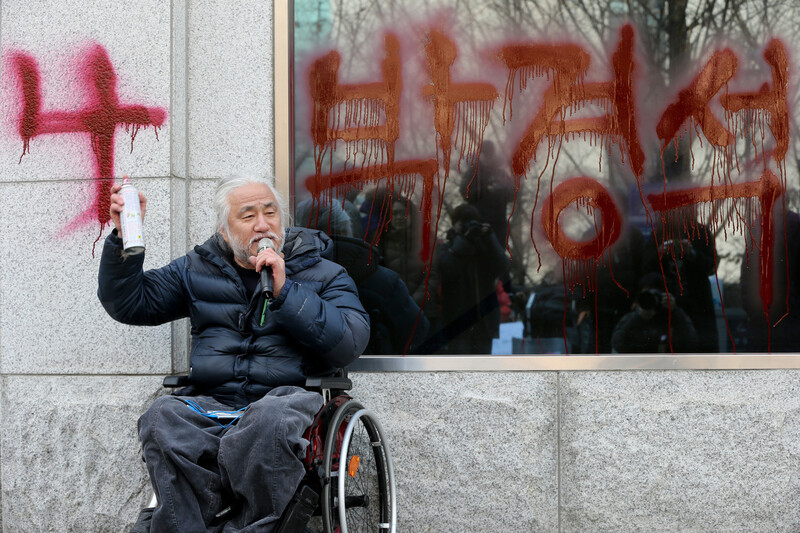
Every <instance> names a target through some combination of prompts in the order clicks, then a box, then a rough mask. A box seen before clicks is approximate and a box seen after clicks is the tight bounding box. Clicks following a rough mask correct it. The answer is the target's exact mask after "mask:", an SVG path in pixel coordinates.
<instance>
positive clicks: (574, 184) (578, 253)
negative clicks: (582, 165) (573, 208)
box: [542, 177, 622, 260]
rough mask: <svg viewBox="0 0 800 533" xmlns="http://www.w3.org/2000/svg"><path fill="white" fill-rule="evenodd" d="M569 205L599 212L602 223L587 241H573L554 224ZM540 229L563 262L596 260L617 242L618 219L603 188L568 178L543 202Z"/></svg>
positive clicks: (587, 181) (617, 214)
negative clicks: (564, 260) (568, 260)
mask: <svg viewBox="0 0 800 533" xmlns="http://www.w3.org/2000/svg"><path fill="white" fill-rule="evenodd" d="M573 202H577V203H578V205H579V206H582V207H586V208H591V209H592V210H593V211H598V210H599V211H600V213H601V214H602V222H601V226H600V228H599V229H598V230H597V236H596V237H595V238H594V239H591V240H589V241H575V240H573V239H571V238H569V237H567V236H566V235H565V234H564V231H563V230H562V229H561V226H560V225H559V223H558V217H559V215H560V214H561V212H562V211H563V210H564V209H565V208H566V207H567V206H569V205H570V204H572V203H573ZM542 227H543V228H544V231H545V234H547V238H548V239H549V240H550V243H551V244H552V245H553V249H555V251H556V252H557V253H558V255H560V256H561V257H562V258H564V259H572V260H581V259H590V258H592V259H597V258H599V257H600V256H602V255H603V252H604V251H605V250H607V249H608V248H609V247H610V246H611V245H612V244H614V243H615V242H616V241H617V239H618V238H619V234H620V232H621V231H622V216H621V215H620V213H619V209H617V206H616V204H615V203H614V199H613V198H612V197H611V195H610V194H609V192H608V191H607V190H606V188H605V187H603V185H602V184H601V183H600V182H598V181H596V180H593V179H591V178H586V177H580V178H571V179H568V180H567V181H565V182H563V183H561V184H559V186H558V187H556V188H555V189H554V190H553V193H552V194H551V195H550V196H549V197H548V198H547V199H546V200H545V202H544V208H543V209H542Z"/></svg>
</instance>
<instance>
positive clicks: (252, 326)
mask: <svg viewBox="0 0 800 533" xmlns="http://www.w3.org/2000/svg"><path fill="white" fill-rule="evenodd" d="M119 189H120V186H119V185H115V186H114V187H112V189H111V199H110V200H111V206H110V214H111V218H112V221H113V222H114V225H115V226H116V228H115V229H114V230H113V231H112V232H111V234H110V235H109V236H108V237H107V239H106V241H105V245H104V248H103V254H102V259H101V263H100V272H99V287H98V297H99V298H100V302H101V303H102V305H103V307H104V308H105V309H106V311H107V312H108V313H109V315H111V317H113V318H114V319H115V320H118V321H120V322H122V323H125V324H134V325H156V324H162V323H165V322H168V321H171V320H175V319H179V318H184V317H188V318H189V319H190V322H191V337H192V342H191V353H190V364H191V369H190V373H189V377H188V386H187V387H185V388H183V389H181V390H178V391H176V392H175V393H174V394H173V395H169V396H163V397H160V398H159V399H158V400H156V401H155V402H154V403H153V404H152V406H151V407H150V408H149V409H148V410H147V412H145V413H144V415H142V417H141V418H140V419H139V424H138V429H139V438H140V440H141V443H142V453H143V455H144V459H145V462H146V463H147V469H148V472H149V473H150V479H151V481H152V483H153V488H154V490H155V494H156V497H157V499H158V506H157V507H156V509H155V511H154V512H153V515H152V523H151V531H153V532H161V531H174V532H182V533H185V532H195V531H223V530H224V531H272V530H273V529H274V527H275V524H276V522H277V521H278V520H279V519H280V517H281V514H282V512H283V510H284V508H285V507H286V505H287V503H288V502H289V500H290V498H291V497H292V495H293V493H294V491H295V488H296V487H297V485H298V483H299V482H300V480H301V478H302V477H303V475H304V467H303V464H302V462H301V460H300V459H301V458H302V457H303V455H304V451H305V448H306V446H307V444H308V443H307V441H306V440H305V439H304V438H303V432H304V431H305V429H306V427H308V426H309V425H310V424H311V421H312V419H313V417H314V414H315V413H316V412H317V411H318V410H319V409H320V407H321V405H322V397H321V396H320V394H318V393H316V392H309V391H307V390H305V389H303V388H302V385H304V383H305V381H306V377H307V376H324V375H332V374H333V373H334V372H335V371H336V369H337V368H341V367H344V366H346V365H347V364H349V363H351V362H352V361H353V360H354V359H356V358H357V357H358V356H359V355H360V354H361V353H362V351H363V349H364V347H365V346H366V344H367V341H368V339H369V320H368V316H367V314H366V313H365V311H364V309H363V308H362V306H361V304H360V302H359V299H358V294H357V292H356V287H355V284H354V283H353V281H352V280H351V279H350V277H349V276H348V275H347V274H346V272H345V270H344V269H343V268H342V267H340V266H339V265H337V264H335V263H333V262H331V261H329V260H328V259H326V258H325V257H326V254H327V253H329V252H331V251H332V246H331V241H330V239H329V238H328V237H327V236H326V235H325V234H324V233H322V232H318V231H316V230H308V229H304V228H294V227H290V228H288V229H287V228H286V227H285V225H288V220H289V217H288V207H287V205H286V203H285V202H284V201H283V200H282V199H281V197H280V196H279V195H278V193H277V192H276V191H275V189H274V188H273V186H272V185H271V183H270V182H268V181H266V180H263V179H260V178H254V177H249V176H233V177H230V178H226V179H223V180H222V181H221V182H220V183H219V185H218V187H217V190H216V194H215V198H214V206H215V211H216V216H217V221H216V222H217V227H218V232H217V233H216V234H214V235H213V236H212V237H211V238H209V239H208V240H207V241H206V242H205V243H204V244H202V245H199V246H195V248H194V250H192V251H190V252H189V253H187V254H186V255H184V256H183V257H180V258H178V259H175V260H174V261H172V262H170V263H169V264H168V265H166V266H164V267H162V268H158V269H153V270H148V271H146V272H144V271H143V268H142V264H143V261H144V254H138V255H127V254H126V253H124V251H123V247H122V240H121V239H120V236H119V232H120V212H121V211H122V202H123V201H122V198H121V196H120V195H119V194H118V192H119ZM139 199H140V203H141V206H142V212H143V213H144V208H145V204H146V199H145V198H144V196H143V195H141V194H140V198H139ZM265 239H266V240H265ZM262 271H264V272H271V280H270V279H269V276H262V275H261V272H262ZM262 280H263V283H262ZM270 281H271V282H272V290H271V291H269V290H268V285H269V282H270ZM233 421H235V422H236V423H235V424H234V423H232V422H233ZM231 502H235V503H236V508H237V509H238V512H237V513H235V514H234V516H232V517H230V518H229V519H228V518H226V522H225V523H222V524H217V523H216V520H215V519H216V517H217V515H218V514H220V512H221V511H223V510H224V509H226V508H227V507H229V506H230V505H231Z"/></svg>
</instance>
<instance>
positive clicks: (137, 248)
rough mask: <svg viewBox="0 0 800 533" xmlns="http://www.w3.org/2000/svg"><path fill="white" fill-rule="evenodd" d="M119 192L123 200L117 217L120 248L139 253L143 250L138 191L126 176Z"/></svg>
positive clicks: (134, 253) (127, 252)
mask: <svg viewBox="0 0 800 533" xmlns="http://www.w3.org/2000/svg"><path fill="white" fill-rule="evenodd" d="M119 194H120V196H122V200H123V202H125V203H124V205H123V206H122V213H120V217H119V221H120V225H121V226H122V228H121V229H122V249H123V250H124V251H125V253H126V254H127V255H136V254H140V253H142V252H144V231H143V224H142V208H141V206H140V205H139V191H138V190H136V187H134V186H133V185H132V184H131V180H130V178H128V176H125V177H124V178H123V180H122V188H120V190H119Z"/></svg>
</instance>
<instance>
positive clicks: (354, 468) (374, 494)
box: [322, 400, 397, 533]
mask: <svg viewBox="0 0 800 533" xmlns="http://www.w3.org/2000/svg"><path fill="white" fill-rule="evenodd" d="M323 468H324V470H325V476H326V479H327V480H329V481H328V482H326V483H324V484H323V487H322V523H323V528H324V532H325V533H348V532H351V533H362V532H367V531H369V532H373V533H374V532H380V533H395V529H396V522H397V511H396V508H395V505H396V504H395V485H394V467H393V465H392V459H391V454H390V452H389V446H388V443H387V441H386V438H385V437H384V433H383V428H382V427H381V425H380V423H379V422H378V420H377V419H376V418H375V415H374V414H373V413H372V412H371V411H369V410H367V409H364V407H363V406H362V405H361V404H360V403H359V402H357V401H355V400H350V401H348V402H347V403H345V404H344V405H342V406H341V407H339V408H338V409H337V411H336V413H335V414H334V416H333V419H332V420H331V424H330V426H329V428H328V433H327V435H326V437H325V455H324V458H323Z"/></svg>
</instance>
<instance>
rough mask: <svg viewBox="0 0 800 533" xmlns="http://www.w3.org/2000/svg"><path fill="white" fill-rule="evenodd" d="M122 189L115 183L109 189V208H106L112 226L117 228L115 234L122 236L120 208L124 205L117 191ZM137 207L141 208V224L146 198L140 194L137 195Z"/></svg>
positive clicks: (120, 185)
mask: <svg viewBox="0 0 800 533" xmlns="http://www.w3.org/2000/svg"><path fill="white" fill-rule="evenodd" d="M121 188H122V184H120V183H117V184H116V185H114V186H113V187H111V206H110V207H109V208H108V213H109V215H111V221H112V222H113V223H114V226H116V228H117V233H118V234H120V237H121V236H122V227H121V226H120V221H119V217H120V213H122V206H123V204H124V203H125V202H124V201H123V200H122V196H120V195H119V190H120V189H121ZM139 205H140V206H141V208H142V222H144V212H145V210H146V208H147V198H145V197H144V194H142V193H141V192H140V193H139Z"/></svg>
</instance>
